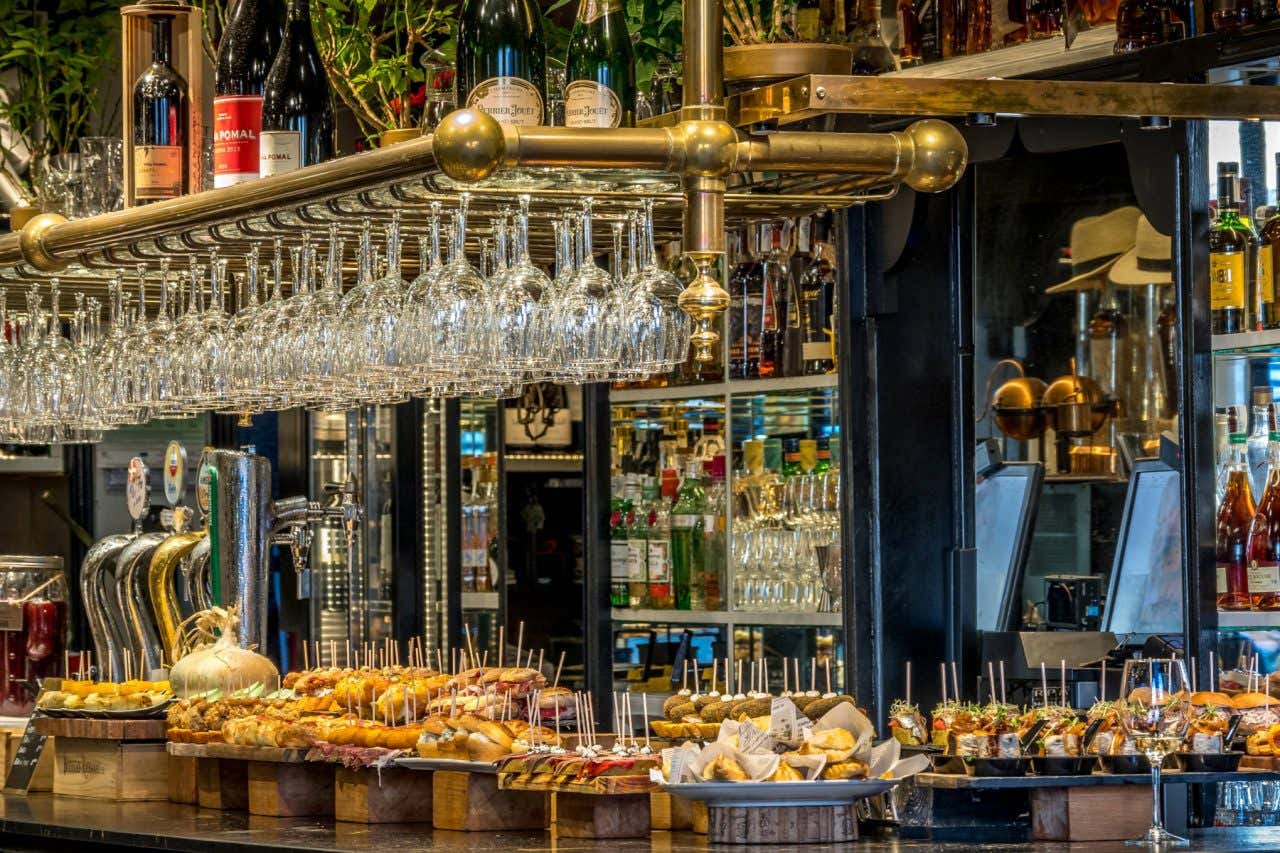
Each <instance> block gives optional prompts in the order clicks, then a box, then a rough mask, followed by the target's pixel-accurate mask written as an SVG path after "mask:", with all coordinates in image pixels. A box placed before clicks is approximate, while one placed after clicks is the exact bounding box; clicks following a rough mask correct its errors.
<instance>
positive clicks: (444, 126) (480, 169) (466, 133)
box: [431, 110, 506, 183]
mask: <svg viewBox="0 0 1280 853" xmlns="http://www.w3.org/2000/svg"><path fill="white" fill-rule="evenodd" d="M431 150H432V153H434V154H435V158H436V163H437V164H438V165H439V166H440V169H441V170H442V171H443V172H444V173H445V174H446V175H448V176H449V177H451V178H453V179H454V180H455V181H465V182H467V183H475V182H476V181H482V180H484V179H485V178H487V177H489V176H490V175H492V174H493V173H494V172H496V171H498V169H499V167H501V166H502V158H503V154H504V152H505V151H506V138H505V136H504V135H503V131H502V125H500V124H498V122H497V121H496V120H495V119H494V118H493V116H491V115H489V114H488V113H484V112H481V111H480V110H454V111H453V112H451V113H449V114H448V115H447V116H445V117H444V120H443V121H441V122H440V126H439V127H437V128H436V130H435V133H434V134H433V135H432V137H431Z"/></svg>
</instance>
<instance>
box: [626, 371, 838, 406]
mask: <svg viewBox="0 0 1280 853" xmlns="http://www.w3.org/2000/svg"><path fill="white" fill-rule="evenodd" d="M839 384H840V378H839V377H838V376H836V375H835V374H834V373H828V374H822V375H820V376H782V377H778V378H776V379H774V378H770V379H731V380H729V381H728V382H708V383H705V384H701V385H671V386H668V387H666V388H626V389H623V390H620V391H610V392H609V402H611V403H630V402H638V401H644V400H689V399H694V398H703V397H725V396H730V395H737V394H768V393H770V392H773V391H809V390H815V389H819V388H835V387H836V386H837V385H839Z"/></svg>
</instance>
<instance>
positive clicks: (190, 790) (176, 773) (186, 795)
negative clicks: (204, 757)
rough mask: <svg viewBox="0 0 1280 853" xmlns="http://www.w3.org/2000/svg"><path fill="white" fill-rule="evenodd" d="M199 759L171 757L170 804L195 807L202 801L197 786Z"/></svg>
mask: <svg viewBox="0 0 1280 853" xmlns="http://www.w3.org/2000/svg"><path fill="white" fill-rule="evenodd" d="M199 763H200V759H198V758H185V757H183V756H180V755H170V756H169V802H171V803H183V804H184V805H188V806H194V805H195V804H196V803H198V802H199V801H200V797H199V786H198V785H197V784H196V773H197V765H198V764H199Z"/></svg>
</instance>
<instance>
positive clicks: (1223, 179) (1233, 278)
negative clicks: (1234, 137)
mask: <svg viewBox="0 0 1280 853" xmlns="http://www.w3.org/2000/svg"><path fill="white" fill-rule="evenodd" d="M1238 176H1239V166H1238V164H1236V163H1219V164H1218V215H1217V218H1216V219H1214V221H1213V224H1212V225H1211V226H1210V227H1209V307H1210V311H1211V323H1212V327H1213V333H1214V334H1216V335H1222V334H1232V333H1235V332H1243V331H1244V330H1245V329H1246V328H1248V317H1247V315H1248V304H1249V303H1248V275H1247V273H1246V268H1247V267H1246V260H1247V257H1248V254H1249V243H1250V240H1251V239H1252V236H1253V235H1252V232H1251V231H1250V230H1249V227H1248V226H1247V225H1245V224H1244V223H1243V222H1242V221H1241V220H1240V210H1239V207H1238V202H1237V189H1236V184H1237V182H1238V181H1239V177H1238Z"/></svg>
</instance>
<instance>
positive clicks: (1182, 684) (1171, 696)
mask: <svg viewBox="0 0 1280 853" xmlns="http://www.w3.org/2000/svg"><path fill="white" fill-rule="evenodd" d="M1120 684H1121V691H1122V693H1121V700H1120V702H1118V703H1117V706H1118V712H1119V722H1120V728H1121V730H1122V731H1123V732H1124V734H1125V736H1126V737H1128V738H1129V739H1130V740H1131V741H1132V742H1133V745H1134V746H1135V747H1137V749H1138V751H1139V752H1141V753H1142V754H1144V755H1145V756H1146V757H1147V759H1148V760H1149V761H1150V762H1151V828H1150V829H1148V830H1147V834H1146V835H1145V836H1144V837H1142V838H1138V839H1133V840H1131V841H1127V842H1125V843H1126V844H1129V845H1134V846H1148V847H1160V846H1174V847H1182V846H1185V845H1187V844H1188V843H1189V842H1188V841H1187V839H1185V838H1181V837H1179V836H1177V835H1174V834H1173V833H1171V832H1169V831H1168V830H1166V829H1165V828H1164V815H1163V812H1162V810H1161V807H1160V795H1161V790H1160V765H1161V764H1162V763H1163V762H1164V759H1165V757H1166V756H1168V755H1169V754H1170V753H1172V752H1174V751H1176V750H1177V749H1178V747H1179V746H1180V745H1181V744H1182V742H1183V739H1184V738H1185V737H1186V735H1187V727H1188V726H1189V725H1190V723H1191V693H1192V690H1191V683H1190V680H1189V679H1188V678H1187V670H1186V667H1185V666H1184V665H1183V662H1182V661H1181V660H1179V659H1177V658H1147V659H1142V660H1130V661H1125V665H1124V671H1123V673H1122V674H1121V677H1120Z"/></svg>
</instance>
